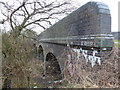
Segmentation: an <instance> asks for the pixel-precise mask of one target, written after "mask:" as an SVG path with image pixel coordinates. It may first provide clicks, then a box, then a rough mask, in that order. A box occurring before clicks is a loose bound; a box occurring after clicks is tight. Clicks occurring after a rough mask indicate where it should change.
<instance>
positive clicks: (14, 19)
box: [0, 0, 74, 88]
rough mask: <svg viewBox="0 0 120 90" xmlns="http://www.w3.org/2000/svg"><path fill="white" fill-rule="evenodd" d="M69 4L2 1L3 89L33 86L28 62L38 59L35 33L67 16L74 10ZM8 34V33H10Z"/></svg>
mask: <svg viewBox="0 0 120 90" xmlns="http://www.w3.org/2000/svg"><path fill="white" fill-rule="evenodd" d="M68 5H70V1H69V2H68V1H65V0H64V1H61V2H58V1H56V0H55V1H54V0H53V1H50V2H48V1H45V0H17V1H16V0H12V1H11V3H9V2H7V1H0V7H1V8H0V11H1V12H0V15H1V16H2V17H3V18H2V19H1V20H0V24H2V25H1V26H2V27H1V30H2V32H3V33H2V39H3V40H2V41H3V42H2V46H3V47H2V55H3V62H2V65H3V67H2V69H3V88H11V87H12V88H13V87H15V88H23V87H27V88H29V87H31V86H30V75H31V74H30V73H31V69H30V68H31V67H30V65H29V66H28V63H29V62H30V61H31V60H32V59H33V58H35V57H36V46H35V43H36V36H37V34H36V33H35V32H34V31H32V30H35V29H36V28H37V30H40V32H41V31H43V30H45V29H46V28H48V27H49V26H51V25H52V24H53V23H52V21H54V20H58V16H60V15H66V14H68V13H69V12H71V11H72V10H74V7H73V6H72V5H71V6H70V7H67V6H68ZM7 31H8V32H7Z"/></svg>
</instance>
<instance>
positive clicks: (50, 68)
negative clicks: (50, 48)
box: [46, 53, 62, 80]
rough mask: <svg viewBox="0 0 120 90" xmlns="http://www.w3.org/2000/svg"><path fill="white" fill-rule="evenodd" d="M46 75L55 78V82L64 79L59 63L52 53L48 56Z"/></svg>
mask: <svg viewBox="0 0 120 90" xmlns="http://www.w3.org/2000/svg"><path fill="white" fill-rule="evenodd" d="M46 74H47V75H49V76H52V77H54V80H59V79H62V75H61V70H60V66H59V63H58V61H57V59H56V57H55V56H54V55H53V54H52V53H48V54H47V56H46Z"/></svg>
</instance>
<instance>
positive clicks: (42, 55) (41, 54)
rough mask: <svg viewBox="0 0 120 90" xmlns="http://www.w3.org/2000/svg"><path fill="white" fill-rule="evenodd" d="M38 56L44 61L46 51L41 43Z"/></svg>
mask: <svg viewBox="0 0 120 90" xmlns="http://www.w3.org/2000/svg"><path fill="white" fill-rule="evenodd" d="M38 58H39V60H42V61H44V53H43V48H42V46H41V45H39V47H38Z"/></svg>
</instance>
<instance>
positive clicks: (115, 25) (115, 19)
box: [73, 0, 120, 31]
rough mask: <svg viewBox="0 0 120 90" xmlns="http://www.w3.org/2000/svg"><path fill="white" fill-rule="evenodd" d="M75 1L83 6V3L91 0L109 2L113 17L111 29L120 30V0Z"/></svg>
mask: <svg viewBox="0 0 120 90" xmlns="http://www.w3.org/2000/svg"><path fill="white" fill-rule="evenodd" d="M73 1H74V3H77V4H79V5H80V6H82V5H83V4H85V3H87V2H89V1H98V2H103V3H105V4H107V5H108V7H109V9H110V12H111V17H112V26H111V30H112V31H118V2H119V1H120V0H73Z"/></svg>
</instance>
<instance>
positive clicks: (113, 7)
mask: <svg viewBox="0 0 120 90" xmlns="http://www.w3.org/2000/svg"><path fill="white" fill-rule="evenodd" d="M1 1H4V0H1ZM6 1H7V0H6ZM38 1H39V0H38ZM46 1H47V0H46ZM49 1H52V0H49ZM58 1H63V0H58ZM72 1H73V4H74V5H75V6H77V7H78V8H79V7H81V6H82V5H84V4H85V3H87V2H89V1H98V2H103V3H105V4H107V5H108V7H109V9H110V13H111V17H112V26H111V30H112V32H113V31H118V1H119V0H72ZM9 3H12V0H9Z"/></svg>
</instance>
